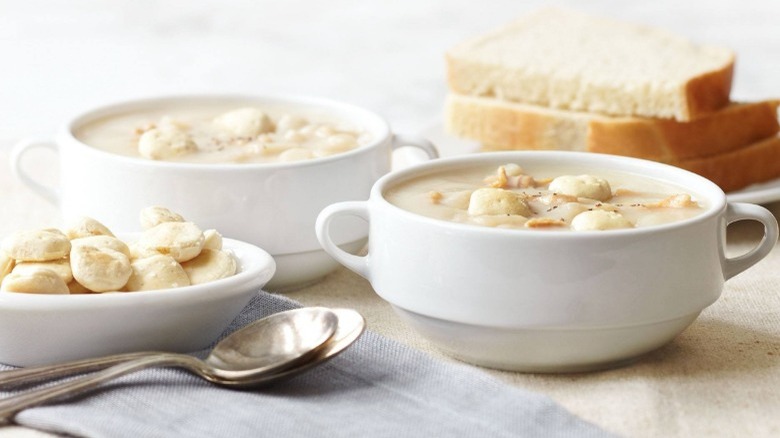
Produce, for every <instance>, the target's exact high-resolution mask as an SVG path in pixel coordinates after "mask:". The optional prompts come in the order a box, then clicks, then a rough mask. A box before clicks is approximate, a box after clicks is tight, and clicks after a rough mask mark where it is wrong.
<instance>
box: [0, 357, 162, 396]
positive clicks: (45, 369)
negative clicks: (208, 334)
mask: <svg viewBox="0 0 780 438" xmlns="http://www.w3.org/2000/svg"><path fill="white" fill-rule="evenodd" d="M159 354H160V352H150V351H145V352H138V353H124V354H115V355H112V356H103V357H97V358H91V359H83V360H77V361H73V362H66V363H61V364H55V365H43V366H38V367H28V368H20V369H18V370H10V371H0V389H7V388H13V387H15V386H19V385H25V384H28V383H33V382H38V381H41V380H52V379H58V378H61V377H67V376H71V375H73V374H80V373H88V372H92V371H99V370H102V369H106V368H108V367H111V366H114V365H116V364H119V363H122V362H127V361H129V360H134V359H140V358H142V357H146V356H151V355H159Z"/></svg>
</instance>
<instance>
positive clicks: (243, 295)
mask: <svg viewBox="0 0 780 438" xmlns="http://www.w3.org/2000/svg"><path fill="white" fill-rule="evenodd" d="M135 236H136V235H130V234H128V235H122V236H121V237H122V238H123V239H124V240H126V241H130V240H133V239H134V237H135ZM223 244H224V248H225V249H226V250H228V251H231V252H232V253H233V254H234V256H235V257H236V261H237V265H238V272H237V273H236V275H234V276H232V277H228V278H224V279H221V280H217V281H214V282H211V283H206V284H201V285H195V286H187V287H182V288H177V289H167V290H154V291H144V292H128V293H111V294H99V295H98V294H95V295H92V294H90V295H34V294H21V293H10V292H3V293H0V363H4V364H7V365H15V366H33V365H43V364H50V363H56V362H62V361H68V360H76V359H84V358H88V357H94V356H102V355H107V354H115V353H125V352H132V351H145V350H159V351H175V352H188V351H196V350H200V349H202V348H205V347H207V346H208V345H209V344H210V343H211V342H213V341H214V340H215V339H216V338H217V337H218V336H219V335H220V334H221V333H222V331H223V330H224V329H225V328H226V327H227V326H228V325H229V324H230V322H231V321H232V320H233V319H234V318H235V317H236V315H238V313H239V312H240V311H241V309H243V308H244V306H246V304H247V303H248V302H249V300H250V299H251V298H252V297H253V296H254V295H255V294H256V293H257V292H258V291H259V290H260V289H261V288H262V287H263V286H264V285H265V284H266V283H267V282H268V281H269V280H270V279H271V277H272V276H273V274H274V270H275V264H274V261H273V258H272V257H271V256H270V255H269V254H268V253H267V252H265V251H263V250H262V249H260V248H258V247H256V246H254V245H250V244H248V243H244V242H240V241H237V240H233V239H224V243H223Z"/></svg>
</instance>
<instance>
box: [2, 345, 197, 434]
mask: <svg viewBox="0 0 780 438" xmlns="http://www.w3.org/2000/svg"><path fill="white" fill-rule="evenodd" d="M202 365H203V364H202V362H201V361H200V360H199V359H196V358H194V357H192V356H187V355H182V354H173V353H170V354H169V353H160V354H155V355H148V356H146V357H141V358H137V359H134V360H130V361H128V362H124V363H120V364H118V365H114V366H113V367H111V368H107V369H104V370H102V371H100V372H97V373H95V374H92V375H89V376H85V377H81V378H78V379H75V380H71V381H69V382H64V383H59V384H56V385H53V386H49V387H45V388H41V389H36V390H33V391H29V392H25V393H22V394H18V395H15V396H12V397H8V398H5V399H3V400H0V422H5V423H10V422H11V421H12V420H13V417H14V415H16V414H17V413H19V412H21V411H22V410H24V409H27V408H31V407H33V406H38V405H41V404H44V403H47V402H49V401H52V400H57V399H60V398H63V397H68V396H71V395H75V394H78V393H80V392H83V391H87V390H90V389H93V388H95V387H97V386H99V385H101V384H103V383H105V382H107V381H109V380H112V379H115V378H117V377H120V376H124V375H125V374H130V373H133V372H135V371H139V370H143V369H146V368H150V367H160V366H175V367H182V368H186V369H189V370H192V371H200V370H201V369H202Z"/></svg>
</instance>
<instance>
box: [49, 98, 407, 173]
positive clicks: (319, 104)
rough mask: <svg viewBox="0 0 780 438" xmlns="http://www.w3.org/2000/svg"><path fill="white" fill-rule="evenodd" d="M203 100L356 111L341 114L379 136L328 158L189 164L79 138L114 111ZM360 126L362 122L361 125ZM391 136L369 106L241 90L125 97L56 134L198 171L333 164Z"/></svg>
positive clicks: (141, 160) (63, 138) (100, 152)
mask: <svg viewBox="0 0 780 438" xmlns="http://www.w3.org/2000/svg"><path fill="white" fill-rule="evenodd" d="M188 101H191V102H204V101H226V102H229V101H236V102H237V103H238V102H243V103H244V104H250V103H252V102H257V103H258V104H259V105H262V103H263V102H265V103H266V104H268V105H291V106H302V107H308V108H311V109H322V110H326V111H327V110H329V109H330V110H333V109H335V110H336V111H337V112H339V114H336V118H339V116H340V114H341V113H343V114H347V113H353V114H358V115H359V117H353V118H349V117H341V118H342V119H344V120H348V121H354V120H357V119H361V120H368V121H369V122H370V123H362V125H369V124H370V125H372V127H366V126H363V127H364V128H365V129H366V131H367V132H371V133H373V131H374V129H375V130H376V134H377V138H375V139H372V140H371V141H370V142H369V143H367V144H364V145H360V146H358V147H356V148H355V149H351V150H349V151H345V152H340V153H338V154H333V155H329V156H327V157H321V158H313V159H310V160H301V161H289V162H268V163H186V162H178V161H165V160H150V159H147V158H143V157H131V156H127V155H121V154H115V153H113V152H109V151H106V150H103V149H100V148H99V147H96V146H91V145H88V144H86V143H84V142H83V141H81V140H79V139H78V138H77V137H76V136H75V134H74V131H75V130H76V128H78V127H79V126H81V125H83V124H85V123H87V122H90V121H93V120H95V119H98V118H100V117H106V116H109V115H112V114H117V113H120V112H122V111H123V110H124V111H127V110H132V109H133V108H135V109H137V110H142V108H144V107H147V108H148V107H150V106H153V105H155V104H156V105H160V104H164V103H176V102H188ZM358 125H361V124H358ZM391 135H392V132H391V130H390V125H389V124H388V123H387V121H386V120H385V119H384V118H383V117H382V116H380V115H379V114H377V113H375V112H373V111H371V110H368V109H366V108H363V107H360V106H357V105H353V104H351V103H346V102H342V101H338V100H332V99H327V98H321V97H314V96H304V95H300V96H298V95H285V94H261V95H249V94H238V93H233V94H231V93H226V94H220V93H213V94H209V93H199V94H178V95H163V96H156V97H146V98H138V99H131V100H123V101H119V102H116V103H110V104H104V105H99V106H95V107H91V108H90V109H87V110H85V111H80V112H79V113H78V115H77V116H75V117H72V118H71V119H69V120H68V121H67V122H65V123H64V124H63V125H62V126H61V127H60V129H59V134H58V135H57V138H58V140H59V141H58V143H60V142H63V143H64V142H67V143H68V144H69V145H70V146H69V147H77V148H79V149H81V150H85V151H88V153H94V154H97V155H98V156H101V157H104V158H113V159H118V160H126V161H128V162H130V163H134V164H139V165H146V166H152V167H165V168H177V169H195V170H199V171H202V170H226V169H227V170H236V169H279V168H295V167H309V166H316V165H319V164H324V163H330V162H333V161H338V160H342V159H346V158H349V157H351V156H353V155H359V154H362V153H364V152H366V151H368V150H370V149H373V148H376V147H379V146H380V145H382V144H384V143H385V142H386V141H387V140H388V139H389V138H390V137H391Z"/></svg>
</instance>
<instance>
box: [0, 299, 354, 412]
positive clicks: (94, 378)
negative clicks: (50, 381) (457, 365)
mask: <svg viewBox="0 0 780 438" xmlns="http://www.w3.org/2000/svg"><path fill="white" fill-rule="evenodd" d="M317 327H318V328H317ZM364 327H365V321H364V319H363V317H362V316H360V314H359V313H357V312H355V311H353V310H349V309H335V310H332V311H331V310H328V309H324V308H304V309H295V310H291V311H287V312H281V313H278V314H275V315H271V316H270V317H268V318H264V319H263V320H259V321H256V322H255V323H252V324H250V325H249V326H247V327H244V328H243V329H241V330H238V331H236V332H234V333H232V334H231V335H229V336H228V337H227V338H225V339H223V340H222V341H220V342H219V343H218V344H217V345H216V346H215V347H214V349H213V350H212V352H211V353H210V354H209V356H208V357H207V358H206V360H205V361H202V360H200V359H197V358H194V357H192V356H188V355H184V354H175V353H145V354H139V353H133V354H129V355H117V356H111V357H108V358H99V359H97V360H96V361H89V360H88V361H78V362H73V363H69V364H65V365H64V368H63V369H65V370H66V372H65V373H62V372H55V371H54V370H53V367H56V366H51V367H40V368H37V369H33V370H18V371H33V372H31V373H29V376H28V377H30V376H33V378H35V379H36V380H39V378H40V377H41V376H45V377H47V378H52V377H61V376H63V375H68V374H73V373H77V372H82V371H92V370H95V369H96V367H98V368H100V367H106V366H110V365H114V366H112V367H111V368H108V369H104V370H103V371H100V372H98V373H96V374H93V375H90V376H86V377H82V378H79V379H76V380H72V381H69V382H65V383H61V384H58V385H54V386H51V387H47V388H42V389H38V390H34V391H30V392H27V393H23V394H19V395H16V396H13V397H9V398H6V399H3V400H2V401H0V419H3V420H5V421H10V420H11V419H12V418H13V416H14V415H16V414H17V413H18V412H20V411H22V410H24V409H26V408H29V407H32V406H37V405H40V404H43V403H45V402H48V401H51V400H55V399H58V398H61V397H65V396H69V395H73V394H76V393H79V392H82V391H85V390H88V389H92V388H94V387H96V386H98V385H100V384H102V383H104V382H106V381H109V380H111V379H114V378H116V377H119V376H123V375H125V374H128V373H131V372H134V371H138V370H141V369H144V368H149V367H153V366H168V367H181V368H185V369H187V370H189V371H191V372H193V373H194V374H196V375H198V376H200V377H203V378H204V379H206V380H208V381H210V382H213V383H216V384H219V385H224V386H231V387H250V386H259V385H263V384H270V383H272V382H276V381H279V380H281V379H286V378H290V377H292V376H294V375H297V374H298V373H300V372H302V371H304V370H306V369H309V368H310V367H312V366H314V365H316V364H319V363H322V362H324V361H326V360H328V359H330V358H331V357H334V356H335V355H337V354H338V353H340V352H341V351H343V350H344V349H346V348H347V347H348V346H349V345H351V344H352V342H354V341H355V340H356V339H357V338H358V337H360V335H361V334H362V332H363V329H364ZM331 329H333V330H331ZM317 332H319V336H314V335H315V334H317ZM323 333H324V334H323ZM269 336H272V339H274V340H275V341H269ZM314 338H317V339H316V340H314ZM323 338H324V339H323ZM306 339H310V340H306ZM320 340H321V341H322V342H320V343H317V342H318V341H320ZM270 344H276V346H271V345H270ZM285 346H286V347H285ZM296 352H297V353H296ZM272 357H273V358H276V361H274V359H271V358H272ZM128 358H130V360H129V361H128V360H127V359H128ZM120 361H121V362H120ZM95 363H98V364H99V365H95ZM35 370H39V371H40V370H43V371H41V372H39V373H37V374H36V373H35ZM6 373H17V377H16V380H15V382H16V383H18V382H20V381H21V380H20V379H21V378H19V377H18V375H19V373H18V372H17V371H10V372H6ZM41 373H42V374H41ZM0 374H5V373H0Z"/></svg>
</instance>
